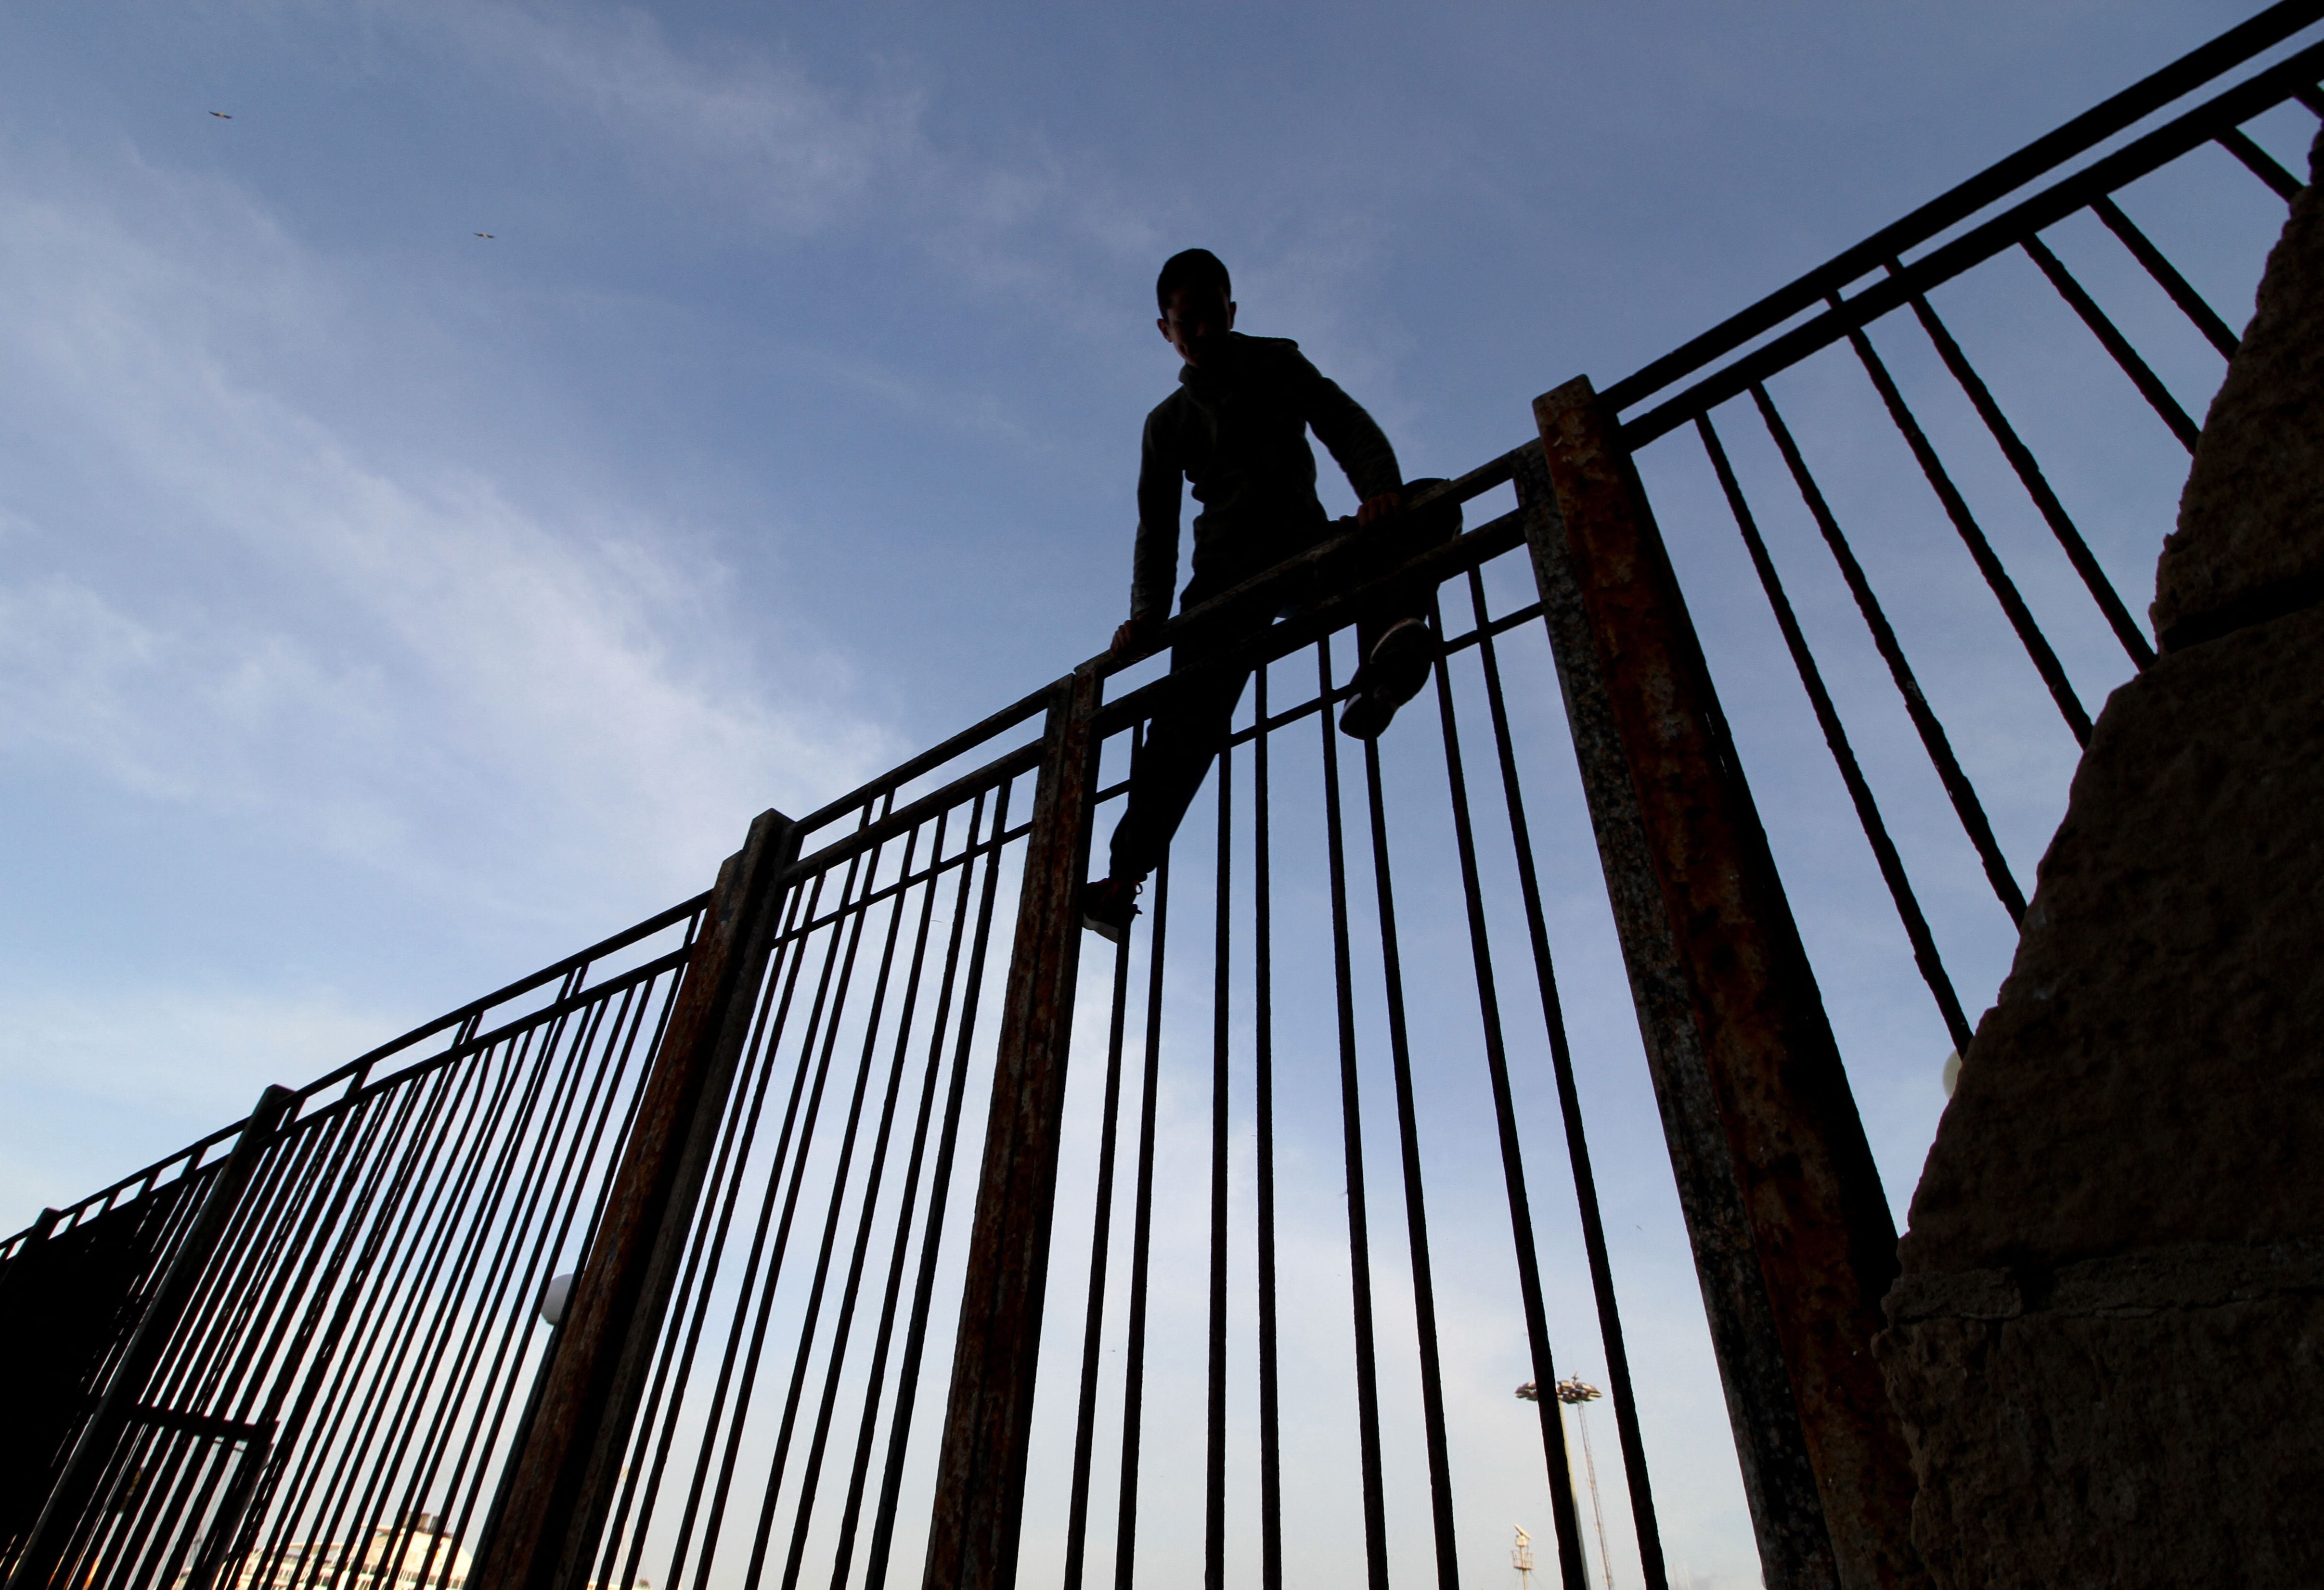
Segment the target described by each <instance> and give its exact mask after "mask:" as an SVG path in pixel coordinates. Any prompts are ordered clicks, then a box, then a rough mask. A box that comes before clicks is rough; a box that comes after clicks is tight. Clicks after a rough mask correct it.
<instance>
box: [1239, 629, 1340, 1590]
mask: <svg viewBox="0 0 2324 1590" xmlns="http://www.w3.org/2000/svg"><path fill="white" fill-rule="evenodd" d="M1251 687H1252V691H1253V693H1254V694H1253V695H1252V698H1251V702H1252V715H1251V723H1252V733H1251V741H1250V757H1251V788H1250V801H1251V821H1250V826H1251V862H1250V868H1251V870H1250V889H1251V961H1252V966H1251V1024H1252V1038H1253V1044H1252V1055H1251V1071H1252V1078H1251V1080H1252V1085H1253V1089H1254V1090H1255V1092H1256V1094H1257V1115H1258V1120H1257V1122H1256V1125H1255V1129H1256V1132H1257V1135H1258V1140H1259V1141H1258V1153H1259V1167H1258V1175H1257V1177H1256V1183H1257V1184H1256V1186H1255V1187H1254V1189H1253V1190H1254V1192H1255V1193H1256V1194H1257V1196H1258V1200H1259V1590H1283V1435H1282V1429H1281V1405H1280V1404H1281V1394H1282V1393H1281V1387H1280V1383H1279V1381H1280V1376H1279V1374H1278V1372H1277V1361H1276V1346H1275V1329H1276V1318H1275V924H1274V920H1273V911H1274V906H1273V902H1272V900H1271V897H1270V894H1269V889H1270V885H1269V883H1268V869H1269V868H1270V866H1271V865H1272V862H1271V861H1270V859H1269V856H1268V813H1267V799H1268V788H1267V665H1265V664H1264V663H1262V664H1260V665H1259V670H1258V674H1257V676H1256V677H1254V678H1253V679H1252V681H1251ZM1324 715H1325V716H1326V717H1328V716H1329V715H1330V714H1329V713H1326V714H1324Z"/></svg>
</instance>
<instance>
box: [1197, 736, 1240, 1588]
mask: <svg viewBox="0 0 2324 1590" xmlns="http://www.w3.org/2000/svg"><path fill="white" fill-rule="evenodd" d="M1218 767H1219V777H1218V785H1219V838H1218V857H1217V861H1218V876H1217V882H1216V886H1215V887H1214V889H1213V896H1214V898H1213V904H1214V905H1215V906H1216V911H1215V921H1216V925H1215V927H1214V929H1213V933H1212V941H1211V1273H1210V1283H1211V1313H1210V1340H1209V1344H1208V1353H1207V1358H1208V1363H1209V1369H1210V1373H1209V1377H1208V1382H1207V1383H1206V1385H1205V1386H1204V1388H1203V1391H1204V1396H1203V1411H1204V1414H1205V1419H1204V1424H1205V1427H1206V1428H1205V1429H1204V1437H1203V1586H1204V1590H1226V1577H1227V1150H1228V1141H1227V1129H1228V1126H1229V1125H1230V1120H1229V1106H1230V1104H1231V1099H1230V1098H1228V1094H1227V1087H1228V1083H1229V1081H1230V1080H1231V1077H1230V1072H1229V1070H1228V1054H1227V1018H1228V1014H1229V1010H1228V999H1229V996H1230V995H1231V993H1232V991H1233V988H1234V979H1233V975H1232V972H1233V967H1232V959H1231V950H1232V948H1233V938H1232V930H1233V924H1234V749H1233V748H1232V747H1231V746H1229V747H1228V748H1226V749H1223V750H1222V751H1221V752H1220V753H1219V762H1218Z"/></svg>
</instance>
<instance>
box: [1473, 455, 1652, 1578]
mask: <svg viewBox="0 0 2324 1590" xmlns="http://www.w3.org/2000/svg"><path fill="white" fill-rule="evenodd" d="M1515 473H1516V476H1517V481H1516V484H1517V504H1518V507H1519V509H1520V510H1522V511H1523V512H1524V513H1526V515H1527V516H1528V517H1531V516H1534V515H1536V514H1550V515H1554V513H1555V512H1556V510H1557V507H1556V501H1555V499H1554V494H1553V493H1552V492H1551V491H1550V488H1549V478H1548V474H1547V473H1546V472H1545V470H1544V468H1543V466H1542V462H1541V455H1540V454H1539V453H1538V452H1537V451H1535V450H1534V449H1531V448H1528V449H1526V452H1525V453H1524V454H1523V455H1520V456H1519V458H1518V460H1517V470H1516V472H1515ZM1469 595H1470V599H1471V601H1472V602H1475V604H1476V609H1477V620H1478V630H1477V654H1478V657H1480V660H1481V661H1482V662H1483V663H1484V666H1485V703H1486V704H1487V705H1488V706H1489V707H1490V708H1491V710H1492V719H1493V748H1494V749H1495V751H1496V752H1497V753H1498V754H1499V758H1500V765H1501V797H1502V800H1503V802H1504V803H1505V804H1507V806H1508V813H1509V840H1510V842H1511V843H1512V845H1513V846H1514V847H1515V848H1516V850H1517V887H1518V891H1519V893H1520V894H1522V895H1523V896H1524V897H1525V911H1526V937H1527V939H1528V940H1529V941H1530V942H1531V944H1532V948H1533V967H1534V981H1535V987H1536V988H1538V989H1539V991H1540V994H1541V1016H1542V1025H1543V1026H1544V1027H1545V1028H1546V1029H1547V1030H1548V1034H1549V1062H1550V1071H1551V1073H1552V1075H1553V1076H1554V1078H1555V1080H1556V1083H1557V1107H1558V1112H1559V1116H1560V1118H1561V1120H1562V1122H1563V1126H1564V1127H1565V1150H1566V1159H1567V1163H1569V1164H1570V1165H1571V1167H1572V1172H1573V1199H1574V1206H1575V1209H1576V1210H1577V1212H1578V1213H1579V1214H1580V1216H1581V1218H1582V1251H1583V1253H1584V1254H1586V1255H1588V1257H1589V1261H1590V1285H1591V1295H1592V1297H1593V1299H1594V1300H1595V1301H1596V1303H1597V1305H1598V1335H1599V1339H1600V1341H1601V1342H1602V1343H1603V1344H1604V1346H1605V1349H1606V1379H1607V1382H1608V1385H1607V1390H1608V1392H1609V1393H1610V1394H1611V1396H1612V1398H1613V1402H1614V1426H1615V1429H1616V1431H1617V1432H1618V1436H1619V1438H1620V1441H1621V1447H1622V1478H1623V1483H1624V1484H1626V1485H1627V1486H1628V1488H1629V1493H1630V1521H1631V1523H1632V1525H1633V1526H1634V1528H1635V1531H1636V1533H1637V1537H1638V1567H1639V1570H1640V1572H1641V1573H1642V1574H1643V1576H1645V1579H1646V1590H1669V1583H1670V1580H1669V1575H1668V1571H1667V1570H1666V1568H1665V1566H1664V1563H1663V1541H1662V1530H1661V1526H1660V1524H1659V1523H1658V1522H1657V1521H1656V1519H1655V1495H1654V1481H1653V1478H1652V1476H1651V1475H1650V1474H1649V1473H1648V1471H1647V1468H1646V1440H1645V1438H1644V1436H1643V1435H1642V1434H1641V1433H1640V1431H1639V1429H1638V1400H1637V1393H1636V1392H1635V1391H1634V1390H1633V1389H1632V1386H1631V1383H1630V1348H1629V1343H1628V1339H1627V1337H1625V1336H1624V1334H1623V1330H1622V1311H1621V1306H1620V1303H1619V1300H1618V1299H1617V1298H1616V1297H1615V1295H1614V1267H1613V1264H1612V1262H1611V1260H1610V1259H1609V1257H1608V1256H1607V1253H1606V1221H1605V1216H1604V1213H1603V1212H1602V1211H1601V1210H1600V1209H1599V1207H1598V1177H1597V1173H1596V1172H1595V1171H1594V1170H1593V1169H1592V1168H1591V1163H1590V1140H1589V1135H1588V1134H1587V1132H1586V1131H1585V1129H1584V1126H1583V1123H1582V1091H1581V1089H1580V1087H1579V1085H1578V1084H1577V1083H1576V1082H1575V1080H1574V1075H1573V1048H1572V1042H1571V1041H1570V1040H1569V1038H1568V1037H1567V1035H1566V1031H1565V1013H1564V1010H1563V1007H1562V1006H1561V1003H1560V1001H1559V999H1558V995H1557V969H1556V966H1555V964H1554V962H1553V961H1552V960H1551V958H1550V953H1549V923H1548V919H1547V914H1546V913H1545V912H1544V911H1543V909H1542V903H1541V878H1540V876H1539V874H1538V873H1537V872H1536V871H1535V869H1534V861H1533V832H1532V830H1531V829H1530V827H1529V826H1528V825H1527V824H1526V811H1525V794H1524V789H1523V786H1522V785H1521V784H1520V782H1519V780H1518V777H1517V748H1516V745H1515V744H1514V742H1513V740H1512V739H1511V737H1510V734H1509V712H1508V702H1507V701H1506V700H1505V699H1504V697H1503V695H1502V694H1501V665H1500V658H1499V655H1498V654H1497V653H1496V652H1495V650H1494V647H1493V632H1492V629H1491V627H1490V626H1489V625H1488V624H1487V623H1486V622H1485V581H1484V576H1483V575H1482V574H1480V573H1478V571H1477V570H1475V569H1473V568H1472V569H1471V570H1470V571H1469ZM1535 1392H1536V1394H1538V1392H1539V1386H1538V1383H1536V1386H1535ZM1560 1428H1561V1429H1563V1424H1562V1423H1561V1425H1560Z"/></svg>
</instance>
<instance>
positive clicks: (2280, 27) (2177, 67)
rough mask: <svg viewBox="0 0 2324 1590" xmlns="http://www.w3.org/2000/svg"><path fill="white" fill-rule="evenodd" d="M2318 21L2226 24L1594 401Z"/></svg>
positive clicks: (1663, 379) (1812, 299)
mask: <svg viewBox="0 0 2324 1590" xmlns="http://www.w3.org/2000/svg"><path fill="white" fill-rule="evenodd" d="M2319 18H2324V0H2280V3H2279V4H2277V5H2271V6H2269V7H2268V8H2267V9H2266V10H2265V11H2263V12H2261V13H2260V14H2258V15H2257V16H2255V17H2253V18H2251V19H2250V20H2249V21H2247V22H2245V23H2239V24H2238V25H2236V26H2235V27H2232V28H2230V29H2228V30H2227V32H2224V33H2222V34H2220V35H2219V36H2218V38H2216V39H2214V40H2212V41H2210V42H2209V43H2208V44H2205V45H2203V46H2201V47H2200V48H2199V49H2196V50H2192V51H2189V52H2188V53H2187V54H2185V55H2182V56H2181V57H2180V58H2179V59H2178V60H2175V61H2172V63H2171V64H2170V65H2169V66H2166V67H2164V68H2163V69H2162V70H2160V71H2158V72H2155V73H2153V74H2152V75H2151V76H2149V77H2146V78H2141V79H2140V80H2139V81H2138V82H2136V83H2134V84H2133V85H2131V86H2130V87H2127V88H2126V89H2124V90H2123V91H2122V92H2121V93H2119V94H2116V95H2115V96H2114V97H2112V98H2110V99H2107V100H2103V101H2101V102H2100V103H2099V104H2098V105H2096V106H2092V107H2091V108H2090V109H2089V110H2087V111H2084V112H2083V113H2082V114H2081V115H2078V116H2076V117H2074V118H2073V119H2072V120H2070V121H2069V122H2066V123H2065V124H2062V125H2061V126H2059V127H2058V128H2057V129H2055V130H2054V131H2052V132H2051V133H2046V134H2044V135H2043V136H2042V137H2040V138H2036V139H2035V140H2034V141H2033V142H2031V143H2029V144H2027V145H2026V146H2025V147H2024V148H2023V149H2021V150H2019V151H2017V152H2015V153H2014V154H2011V155H2009V156H2007V157H2006V158H2004V159H2002V160H1999V161H1995V162H1994V163H1993V164H1992V165H1990V166H1987V168H1986V169H1985V170H1982V171H1979V172H1978V174H1977V175H1976V176H1974V177H1971V178H1970V179H1969V180H1968V181H1966V182H1963V183H1961V184H1960V185H1959V186H1958V187H1955V188H1950V189H1949V190H1948V191H1946V192H1945V193H1942V194H1941V195H1939V196H1938V197H1937V198H1933V199H1931V200H1930V201H1929V202H1928V203H1927V204H1924V205H1923V206H1922V207H1920V208H1918V209H1916V210H1914V211H1913V212H1912V213H1910V214H1909V215H1907V216H1904V217H1903V218H1902V219H1901V220H1898V221H1895V222H1893V223H1891V224H1890V225H1886V226H1884V227H1882V228H1881V229H1880V230H1879V231H1877V232H1875V233H1874V234H1872V235H1871V236H1869V237H1867V238H1865V239H1864V240H1863V241H1862V242H1860V243H1858V244H1854V245H1852V246H1851V247H1849V248H1846V249H1842V250H1841V251H1840V253H1837V254H1834V255H1833V256H1832V257H1831V259H1829V260H1827V261H1825V262H1823V263H1822V264H1821V265H1819V266H1817V267H1816V268H1815V269H1814V270H1812V271H1808V272H1807V273H1806V274H1805V275H1803V276H1801V277H1799V278H1797V279H1796V280H1793V281H1790V282H1788V283H1786V284H1785V285H1784V286H1783V287H1780V288H1777V289H1776V290H1775V291H1774V292H1771V293H1769V294H1768V295H1767V296H1766V298H1763V299H1760V300H1759V301H1758V302H1757V303H1756V304H1753V305H1751V306H1750V307H1749V308H1747V309H1744V310H1742V311H1741V312H1739V313H1738V314H1735V315H1732V316H1729V317H1728V318H1727V319H1725V320H1722V321H1720V323H1719V324H1718V325H1717V326H1712V327H1711V329H1710V330H1709V331H1706V332H1704V333H1703V334H1702V335H1700V336H1697V337H1694V338H1692V339H1690V340H1689V341H1687V342H1684V343H1682V344H1680V345H1678V346H1677V347H1675V348H1674V349H1672V350H1671V351H1670V352H1669V353H1667V354H1663V355H1662V356H1661V357H1660V358H1658V359H1653V360H1650V361H1648V362H1647V363H1646V364H1644V365H1642V366H1641V367H1639V368H1638V369H1637V371H1635V372H1632V373H1631V374H1629V375H1627V376H1625V377H1623V378H1622V379H1621V380H1620V381H1616V382H1614V383H1613V385H1611V386H1609V387H1607V388H1606V389H1605V390H1604V391H1602V392H1600V399H1601V400H1602V401H1604V402H1605V403H1606V405H1607V406H1608V407H1609V408H1610V409H1614V410H1616V411H1617V412H1618V411H1620V410H1622V409H1628V408H1633V407H1635V406H1636V405H1637V403H1638V402H1640V401H1641V400H1644V399H1646V398H1647V397H1650V396H1652V395H1653V394H1654V393H1655V392H1657V391H1662V390H1663V389H1665V388H1666V387H1668V386H1670V385H1672V384H1673V383H1674V382H1676V381H1679V380H1681V379H1682V378H1683V377H1685V376H1687V375H1689V374H1692V372H1695V371H1697V370H1700V369H1701V368H1702V367H1703V366H1704V365H1706V364H1709V363H1711V362H1712V361H1714V360H1716V359H1719V358H1720V357H1721V356H1723V355H1725V354H1729V353H1732V352H1734V351H1735V350H1736V349H1738V348H1739V347H1741V346H1742V345H1744V344H1746V343H1748V342H1749V341H1750V340H1751V339H1752V338H1754V337H1756V336H1758V335H1761V334H1763V333H1765V332H1767V331H1771V330H1773V329H1774V328H1775V327H1776V326H1780V325H1782V324H1783V323H1784V321H1786V320H1788V319H1790V318H1791V317H1793V316H1794V315H1797V314H1799V313H1801V312H1802V311H1803V310H1806V309H1812V308H1815V307H1816V306H1817V305H1818V304H1820V303H1821V302H1822V301H1823V300H1824V299H1825V298H1826V297H1827V296H1828V295H1829V294H1831V293H1833V292H1836V291H1838V290H1840V289H1841V288H1843V287H1846V286H1847V285H1848V284H1849V282H1851V281H1855V280H1858V279H1859V278H1862V277H1864V276H1867V275H1869V274H1870V273H1871V272H1872V271H1877V270H1878V269H1880V268H1881V266H1882V265H1884V264H1885V263H1886V262H1887V261H1888V260H1889V259H1891V258H1893V257H1895V256H1897V255H1901V254H1903V253H1905V252H1906V251H1907V250H1909V249H1912V248H1914V247H1917V246H1918V245H1920V244H1923V243H1926V242H1928V241H1929V240H1930V239H1932V238H1933V237H1935V236H1936V235H1937V234H1939V233H1941V232H1942V231H1944V230H1945V229H1946V228H1947V227H1950V226H1952V225H1957V224H1958V223H1960V222H1961V221H1965V220H1967V219H1968V218H1969V216H1973V215H1975V214H1976V213H1977V212H1978V211H1979V210H1981V209H1983V208H1985V207H1987V205H1990V204H1993V203H1996V202H1997V201H1998V200H2000V199H2003V198H2006V197H2008V195H2009V194H2010V193H2011V192H2013V191H2014V190H2015V189H2017V188H2022V187H2024V185H2025V184H2026V183H2028V182H2030V181H2032V180H2033V179H2035V178H2037V177H2039V176H2041V175H2042V174H2043V172H2045V171H2050V170H2055V169H2056V168H2057V167H2059V166H2060V165H2062V164H2063V163H2065V162H2066V161H2070V160H2071V159H2073V158H2074V157H2075V156H2076V155H2079V154H2083V153H2086V152H2089V150H2091V149H2093V148H2095V147H2097V146H2098V144H2100V143H2102V142H2105V141H2106V140H2107V139H2108V138H2111V137H2113V136H2114V135H2115V134H2116V133H2120V132H2122V131H2124V130H2125V129H2126V128H2128V127H2129V126H2131V125H2132V124H2135V123H2136V122H2138V121H2140V120H2141V119H2143V118H2144V117H2145V116H2148V115H2152V114H2153V113H2154V112H2155V111H2157V110H2160V109H2162V108H2163V106H2167V105H2169V104H2170V103H2172V101H2173V100H2176V99H2179V98H2181V97H2184V96H2186V95H2188V94H2190V93H2192V92H2194V90H2196V89H2197V88H2199V87H2202V86H2203V84H2205V83H2206V82H2208V81H2209V80H2210V79H2212V78H2216V77H2218V75H2219V74H2220V73H2222V72H2225V71H2227V70H2228V69H2231V68H2234V67H2236V66H2239V65H2241V64H2242V63H2243V62H2245V61H2246V60H2250V59H2252V58H2253V57H2254V56H2255V55H2258V54H2259V53H2261V52H2262V51H2265V50H2268V49H2271V48H2273V46H2275V45H2277V44H2280V43H2282V41H2284V40H2286V39H2288V38H2290V37H2292V35H2293V34H2294V33H2297V32H2300V31H2301V29H2302V28H2305V27H2308V26H2310V24H2312V23H2315V22H2317V21H2318V20H2319ZM1665 428H1667V427H1665Z"/></svg>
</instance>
